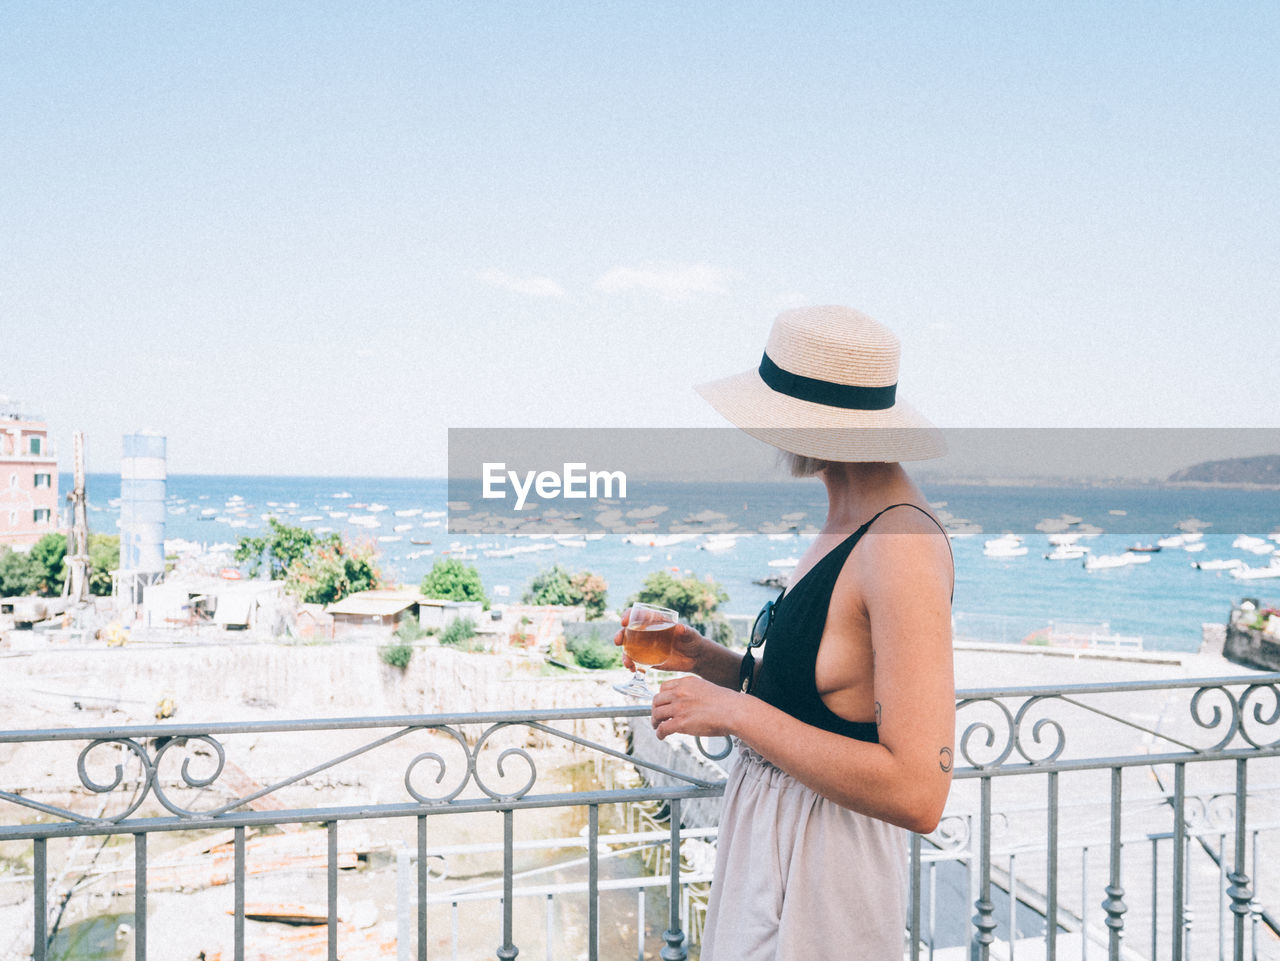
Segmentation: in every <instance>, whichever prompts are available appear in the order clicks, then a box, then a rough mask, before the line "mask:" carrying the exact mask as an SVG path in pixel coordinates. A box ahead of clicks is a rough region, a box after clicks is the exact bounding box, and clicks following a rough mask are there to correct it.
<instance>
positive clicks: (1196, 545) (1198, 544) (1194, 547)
mask: <svg viewBox="0 0 1280 961" xmlns="http://www.w3.org/2000/svg"><path fill="white" fill-rule="evenodd" d="M1204 548H1205V544H1204V541H1195V542H1193V543H1191V544H1188V545H1187V546H1186V547H1185V548H1183V550H1187V551H1190V552H1191V553H1193V554H1194V553H1195V552H1196V551H1202V550H1204Z"/></svg>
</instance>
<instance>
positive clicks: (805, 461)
mask: <svg viewBox="0 0 1280 961" xmlns="http://www.w3.org/2000/svg"><path fill="white" fill-rule="evenodd" d="M778 462H779V463H781V464H783V465H784V466H785V467H786V468H787V471H788V472H789V473H790V474H791V476H792V477H813V476H814V475H815V474H817V473H818V472H819V471H821V470H825V469H826V468H827V467H829V466H830V465H831V463H832V462H831V461H829V460H823V459H821V458H820V457H806V456H805V455H804V454H793V453H792V452H791V451H789V450H784V451H780V452H779V454H778Z"/></svg>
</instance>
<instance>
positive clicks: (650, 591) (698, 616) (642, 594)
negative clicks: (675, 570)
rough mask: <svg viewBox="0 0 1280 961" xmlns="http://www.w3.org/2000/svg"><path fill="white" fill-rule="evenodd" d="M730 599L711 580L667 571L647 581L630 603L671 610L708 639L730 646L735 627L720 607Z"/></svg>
mask: <svg viewBox="0 0 1280 961" xmlns="http://www.w3.org/2000/svg"><path fill="white" fill-rule="evenodd" d="M728 599H729V595H728V593H726V592H725V589H724V588H723V587H721V586H720V585H719V584H717V583H716V582H715V581H713V580H712V579H711V578H709V577H708V578H707V579H706V580H700V579H699V578H697V577H695V576H693V575H690V576H689V577H682V578H675V577H672V576H671V574H670V573H668V572H667V571H655V572H654V573H652V574H650V575H649V576H648V577H646V578H645V580H644V584H642V585H641V587H640V591H639V593H637V594H636V595H635V596H634V597H632V598H631V599H630V600H629V601H627V604H628V605H630V604H634V603H635V602H636V601H639V602H640V603H642V604H655V605H657V606H658V607H669V608H670V609H671V610H673V611H675V612H676V613H677V614H679V615H680V617H681V618H683V619H684V620H686V621H688V622H689V623H690V624H691V625H693V627H695V628H696V629H697V630H699V631H701V632H702V633H703V634H705V635H707V637H710V638H711V639H712V640H714V641H717V642H718V643H720V644H725V645H728V644H729V643H731V642H732V640H733V628H732V627H730V625H729V622H728V621H727V620H725V618H724V615H723V614H721V613H720V605H721V604H723V603H724V602H725V601H727V600H728Z"/></svg>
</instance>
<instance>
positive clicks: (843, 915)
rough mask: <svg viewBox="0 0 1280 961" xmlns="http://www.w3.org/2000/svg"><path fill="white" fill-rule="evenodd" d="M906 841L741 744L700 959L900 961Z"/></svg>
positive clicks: (724, 815)
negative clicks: (819, 792)
mask: <svg viewBox="0 0 1280 961" xmlns="http://www.w3.org/2000/svg"><path fill="white" fill-rule="evenodd" d="M908 837H909V836H908V833H907V831H906V830H904V829H903V828H900V827H896V826H894V825H892V824H889V823H887V822H885V821H880V820H878V819H876V818H872V817H867V816H866V815H863V814H857V813H855V812H853V811H850V810H849V809H848V808H844V807H841V806H840V805H838V804H836V803H835V802H834V801H831V800H828V799H827V798H824V797H822V796H821V795H819V794H818V793H816V792H815V791H812V790H810V789H809V788H807V787H805V786H804V785H803V784H801V783H800V782H799V781H797V780H795V779H794V778H792V777H791V776H790V775H789V774H786V773H784V772H783V771H780V770H779V769H778V768H776V767H774V766H773V765H772V764H770V763H769V762H768V761H766V760H764V759H763V758H761V757H760V755H759V754H757V753H756V752H755V751H753V750H751V749H750V748H749V747H747V746H746V745H743V744H739V745H738V761H737V764H736V765H735V767H734V769H733V772H732V774H730V776H729V781H728V784H727V785H726V786H725V802H724V811H723V813H722V815H721V818H720V833H719V839H718V841H717V842H716V843H717V852H716V870H715V879H714V881H713V882H712V887H711V899H710V902H709V905H708V910H707V923H706V927H705V928H704V931H703V939H702V961H828V959H829V961H901V959H902V955H903V948H904V944H905V926H906V902H907V873H908V863H907V862H908V856H909V848H908Z"/></svg>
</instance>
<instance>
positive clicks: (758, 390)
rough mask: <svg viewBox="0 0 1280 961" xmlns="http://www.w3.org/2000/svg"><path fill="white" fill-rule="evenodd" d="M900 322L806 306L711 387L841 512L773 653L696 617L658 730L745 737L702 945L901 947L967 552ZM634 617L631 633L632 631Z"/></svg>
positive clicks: (674, 666)
mask: <svg viewBox="0 0 1280 961" xmlns="http://www.w3.org/2000/svg"><path fill="white" fill-rule="evenodd" d="M898 356H899V348H898V342H897V339H896V338H895V337H894V336H893V335H892V334H891V333H890V332H889V331H888V330H886V329H885V328H884V327H882V326H881V325H879V324H877V323H876V322H875V321H873V320H871V319H870V318H868V317H866V316H864V315H862V314H860V313H858V312H857V311H853V310H849V309H847V308H842V307H817V308H805V309H801V310H794V311H788V312H786V313H784V314H782V315H781V316H779V317H778V319H777V320H776V321H775V323H774V325H773V329H772V331H771V333H770V337H769V341H768V344H767V346H766V348H765V354H764V358H763V359H762V361H761V364H760V367H759V368H758V369H757V370H753V371H749V372H747V373H745V374H742V375H739V376H736V377H731V378H728V379H726V380H722V381H717V382H715V383H712V384H706V385H703V386H701V387H699V388H698V389H699V392H700V393H701V394H702V395H703V396H704V397H705V398H706V399H707V400H708V401H709V402H710V403H711V404H712V406H714V407H715V408H716V409H717V410H719V411H720V412H721V413H722V414H724V415H725V416H726V417H727V418H728V419H729V420H730V421H732V422H733V423H735V424H736V425H738V426H739V427H741V428H742V429H744V430H746V431H747V432H748V433H750V434H752V435H754V436H756V437H759V438H760V439H762V440H765V441H767V442H768V443H770V444H773V445H774V446H775V447H777V448H779V449H780V450H782V451H784V452H786V455H787V456H788V457H789V458H790V463H791V468H792V472H793V473H796V474H799V475H807V474H816V475H817V476H818V477H819V478H821V480H822V482H823V483H824V484H825V485H826V488H827V500H828V508H827V519H826V523H825V525H824V526H823V528H822V530H821V532H820V533H819V534H818V535H817V537H816V538H815V539H814V542H813V544H812V545H811V546H810V548H809V549H808V551H807V552H806V553H805V555H804V556H803V557H802V558H801V560H800V562H799V564H798V565H797V567H796V570H795V572H794V574H793V575H792V577H791V583H790V587H789V588H788V590H787V591H786V592H785V594H784V595H783V596H782V597H781V598H780V599H779V601H778V602H777V603H776V604H773V603H771V604H769V605H766V607H765V610H764V611H762V612H761V615H760V617H759V618H758V620H757V622H756V627H755V629H754V630H753V638H752V640H753V642H756V643H758V642H759V641H761V640H765V641H767V643H766V644H765V645H764V651H763V656H762V658H761V660H760V662H759V663H758V664H756V663H755V659H754V656H753V655H752V653H751V651H750V649H749V650H748V653H747V654H746V655H745V656H744V655H743V654H741V653H739V652H736V651H731V650H729V649H728V648H725V647H721V646H720V645H718V644H716V643H714V642H713V641H710V640H708V639H707V638H705V637H703V636H702V635H700V634H699V633H698V632H696V631H694V630H693V629H692V628H689V627H687V626H685V627H682V629H681V633H680V635H679V636H678V638H677V644H676V649H675V651H674V653H673V655H672V657H671V658H669V659H668V660H667V661H666V662H664V663H663V665H662V667H663V668H664V669H667V670H672V671H682V672H688V674H689V675H690V676H687V677H680V678H677V679H675V680H671V681H667V682H666V683H665V684H663V685H662V687H661V689H660V690H659V692H658V694H657V696H656V697H655V698H654V701H653V725H654V727H655V729H656V731H657V734H658V737H660V738H665V737H666V736H667V735H669V734H674V733H677V732H678V733H683V734H691V735H701V736H704V737H705V736H713V735H724V736H729V737H732V738H734V740H735V742H736V744H737V746H738V761H737V763H736V765H735V767H734V770H733V773H732V774H731V776H730V778H729V781H728V784H727V785H726V788H725V802H724V809H723V814H722V817H721V824H720V833H719V840H718V851H717V861H716V870H715V880H714V882H713V885H712V892H711V901H710V905H709V910H708V916H707V923H706V927H705V930H704V936H703V948H702V958H703V961H727V959H735V961H741V959H745V961H764V959H770V961H775V959H776V961H790V959H800V958H803V959H806V961H817V959H825V958H830V959H840V961H860V959H865V961H889V959H894V961H896V959H899V958H901V957H902V950H903V929H904V923H905V905H906V883H907V854H908V835H907V832H908V831H917V832H920V833H927V832H929V831H931V830H933V828H934V827H936V825H937V823H938V820H939V819H940V817H941V815H942V809H943V806H944V805H945V803H946V798H947V792H948V790H949V787H950V779H951V766H952V757H953V754H952V752H953V743H952V741H953V736H954V726H955V704H954V700H955V691H954V682H953V676H952V662H951V615H950V597H951V590H952V560H951V553H950V545H949V543H948V540H947V537H946V534H945V532H944V531H942V529H941V527H940V526H939V525H938V522H937V521H936V520H935V519H934V518H933V516H932V515H931V514H930V513H929V511H928V505H927V503H926V501H925V499H924V497H923V495H922V494H921V493H920V491H919V489H918V488H917V487H916V486H915V485H914V484H913V483H912V482H911V480H910V479H909V478H908V477H907V475H906V473H905V471H903V469H902V467H901V466H900V464H899V461H902V460H916V459H923V458H927V457H935V456H940V455H941V454H942V453H943V450H944V448H943V446H942V443H941V439H940V437H939V436H938V432H937V431H936V429H934V428H933V427H932V426H931V425H929V424H928V422H927V421H925V420H924V419H923V418H921V417H920V416H919V415H918V414H917V413H915V411H914V410H912V409H911V408H910V407H908V406H907V405H906V404H904V403H902V402H901V401H899V400H898V399H897V397H896V384H897V368H898ZM621 640H622V638H621V635H619V637H618V638H617V639H616V642H617V643H621Z"/></svg>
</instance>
